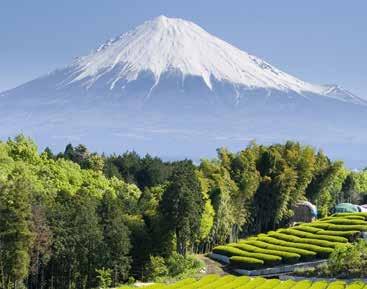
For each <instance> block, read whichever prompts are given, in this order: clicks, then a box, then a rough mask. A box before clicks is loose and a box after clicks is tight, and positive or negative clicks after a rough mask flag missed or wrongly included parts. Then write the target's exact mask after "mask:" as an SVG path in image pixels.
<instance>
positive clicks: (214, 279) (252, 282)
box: [119, 275, 367, 289]
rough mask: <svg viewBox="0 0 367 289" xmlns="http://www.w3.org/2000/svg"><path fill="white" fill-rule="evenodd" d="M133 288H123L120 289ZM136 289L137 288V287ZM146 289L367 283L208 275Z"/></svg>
mask: <svg viewBox="0 0 367 289" xmlns="http://www.w3.org/2000/svg"><path fill="white" fill-rule="evenodd" d="M128 288H133V287H129V286H122V287H120V288H119V289H128ZM135 288H136V287H135ZM143 288H146V289H367V283H364V282H361V281H356V282H352V283H348V284H347V283H345V282H343V281H334V282H326V281H315V282H312V281H310V280H303V281H293V280H287V281H280V280H279V279H265V278H261V277H256V278H250V277H247V276H242V277H235V276H232V275H227V276H224V277H219V276H217V275H207V276H205V277H203V278H202V279H199V280H196V279H194V278H188V279H184V280H181V281H178V282H176V283H172V284H160V283H156V284H153V285H148V286H144V287H143Z"/></svg>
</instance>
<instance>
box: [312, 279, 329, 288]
mask: <svg viewBox="0 0 367 289" xmlns="http://www.w3.org/2000/svg"><path fill="white" fill-rule="evenodd" d="M328 286H329V283H328V282H326V281H317V282H314V283H313V284H312V285H311V287H310V288H309V289H326V288H327V287H328Z"/></svg>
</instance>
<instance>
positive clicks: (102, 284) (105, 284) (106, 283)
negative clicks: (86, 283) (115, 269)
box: [96, 268, 112, 289]
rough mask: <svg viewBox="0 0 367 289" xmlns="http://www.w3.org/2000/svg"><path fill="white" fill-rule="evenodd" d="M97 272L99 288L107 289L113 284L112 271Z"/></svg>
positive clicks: (102, 270) (99, 270) (101, 270)
mask: <svg viewBox="0 0 367 289" xmlns="http://www.w3.org/2000/svg"><path fill="white" fill-rule="evenodd" d="M96 272H97V273H98V275H97V279H98V287H99V288H101V289H107V288H109V287H110V286H111V284H112V278H111V273H112V270H111V269H105V268H102V269H97V270H96Z"/></svg>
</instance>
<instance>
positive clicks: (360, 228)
mask: <svg viewBox="0 0 367 289" xmlns="http://www.w3.org/2000/svg"><path fill="white" fill-rule="evenodd" d="M308 226H310V227H315V228H320V229H324V230H330V231H360V232H366V231H367V226H366V225H336V224H330V223H326V222H313V223H310V224H309V225H308Z"/></svg>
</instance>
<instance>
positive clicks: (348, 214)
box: [331, 212, 367, 220]
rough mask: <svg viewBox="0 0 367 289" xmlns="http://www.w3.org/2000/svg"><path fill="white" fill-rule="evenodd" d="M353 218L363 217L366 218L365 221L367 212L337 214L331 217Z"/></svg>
mask: <svg viewBox="0 0 367 289" xmlns="http://www.w3.org/2000/svg"><path fill="white" fill-rule="evenodd" d="M351 216H352V217H353V216H362V217H364V218H365V220H367V213H366V212H360V213H337V214H333V215H331V217H336V218H338V217H351Z"/></svg>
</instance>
